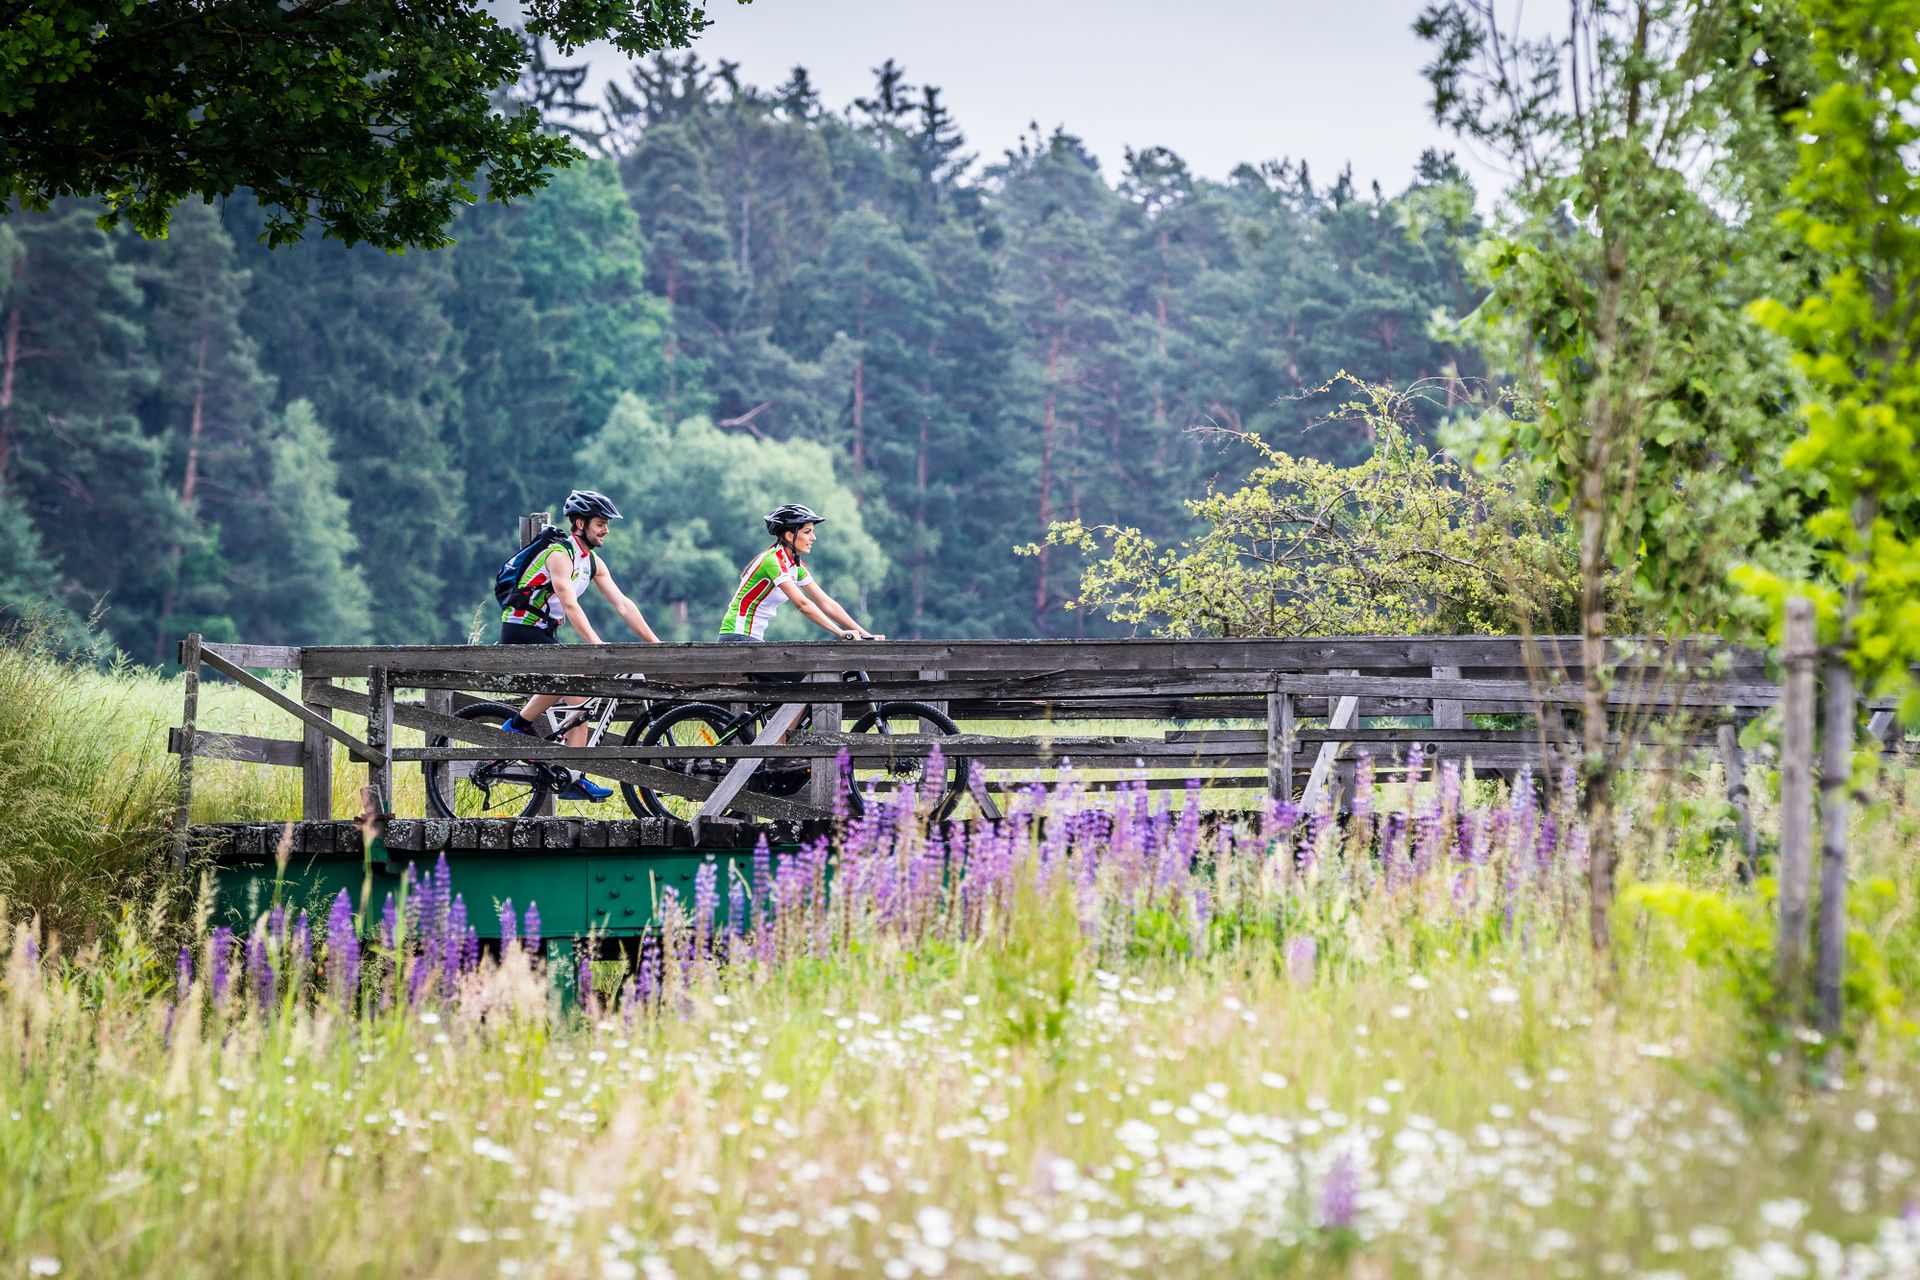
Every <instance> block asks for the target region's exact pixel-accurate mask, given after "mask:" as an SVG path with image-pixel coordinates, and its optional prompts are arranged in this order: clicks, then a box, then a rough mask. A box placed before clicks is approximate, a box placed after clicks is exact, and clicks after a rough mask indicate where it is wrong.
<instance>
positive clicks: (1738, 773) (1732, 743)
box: [1719, 724, 1760, 883]
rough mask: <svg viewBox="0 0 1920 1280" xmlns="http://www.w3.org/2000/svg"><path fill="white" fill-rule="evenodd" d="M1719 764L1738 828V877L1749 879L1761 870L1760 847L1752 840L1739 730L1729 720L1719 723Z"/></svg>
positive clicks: (1743, 879)
mask: <svg viewBox="0 0 1920 1280" xmlns="http://www.w3.org/2000/svg"><path fill="white" fill-rule="evenodd" d="M1719 737H1720V764H1721V767H1722V768H1724V769H1725V770H1726V772H1727V803H1728V804H1729V805H1731V806H1732V807H1733V820H1734V824H1735V826H1736V827H1737V828H1738V829H1739V832H1740V879H1741V880H1742V881H1743V882H1746V883H1751V882H1752V881H1753V878H1754V877H1755V876H1757V875H1759V874H1760V867H1759V850H1758V849H1757V848H1755V846H1754V842H1753V809H1752V806H1751V805H1750V804H1748V795H1747V758H1746V755H1745V753H1743V752H1742V751H1741V750H1740V730H1739V729H1737V728H1736V727H1734V726H1733V725H1731V724H1723V725H1721V726H1720V735H1719Z"/></svg>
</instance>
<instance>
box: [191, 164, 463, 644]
mask: <svg viewBox="0 0 1920 1280" xmlns="http://www.w3.org/2000/svg"><path fill="white" fill-rule="evenodd" d="M247 215H248V211H247V210H246V208H245V207H244V205H242V204H241V203H240V202H238V201H229V202H228V205H227V217H228V220H229V225H230V226H231V225H233V224H234V222H235V221H236V220H239V221H240V222H241V223H242V224H243V225H244V223H245V222H246V220H247ZM236 234H237V233H236ZM244 238H246V239H249V240H250V239H251V238H252V237H251V234H248V235H247V236H245V237H244ZM252 258H253V261H252V263H251V264H250V265H251V266H252V267H253V269H254V270H253V280H252V288H251V290H250V293H249V297H248V307H247V316H248V326H249V328H250V329H251V330H252V331H253V332H254V333H256V334H257V335H259V338H260V343H261V350H262V354H263V357H264V359H265V362H266V364H267V366H268V367H269V368H270V369H271V370H273V371H274V372H275V373H276V374H278V375H279V378H280V389H281V392H282V394H283V395H284V396H286V397H288V398H297V399H303V400H307V401H309V402H310V403H311V404H312V405H313V407H314V412H315V413H316V414H317V415H318V416H319V419H320V421H321V422H323V423H325V424H326V425H327V427H328V429H329V430H330V431H331V432H332V434H333V437H334V455H335V457H337V458H338V459H340V465H341V472H340V489H341V492H342V493H343V494H345V496H346V498H347V501H348V502H349V503H350V504H351V507H352V520H353V525H354V528H355V530H356V531H357V533H358V535H359V538H360V544H361V547H362V555H363V557H364V563H365V565H366V567H367V572H368V573H369V574H370V575H371V577H372V580H373V581H375V582H377V583H378V584H379V590H378V593H377V597H376V601H375V634H376V635H377V636H378V638H379V639H380V640H382V641H383V642H385V643H391V644H399V643H426V642H429V641H439V642H443V643H444V642H447V641H451V640H458V639H462V638H464V637H465V635H466V633H467V623H468V618H467V615H468V613H469V612H470V609H471V602H472V598H473V590H472V579H471V576H470V574H471V567H470V565H469V564H468V562H467V557H466V549H467V543H466V541H465V530H466V529H467V528H468V522H469V520H470V519H472V517H471V516H470V515H469V513H468V511H467V509H466V502H465V497H464V483H463V475H462V467H463V464H464V461H465V459H464V458H463V457H461V456H460V453H459V451H458V450H457V449H455V448H453V447H450V446H452V445H453V443H454V441H455V439H456V437H455V436H454V434H453V432H452V431H451V429H450V428H449V426H448V424H449V423H450V422H452V421H454V420H456V418H457V415H458V413H459V411H460V391H459V377H460V374H461V362H460V357H459V351H458V345H457V340H456V334H455V331H454V328H453V325H452V324H451V323H450V321H449V320H448V317H447V314H446V311H445V305H446V302H447V299H448V297H449V294H450V293H451V289H452V273H451V266H452V262H451V259H450V256H449V255H447V254H444V253H420V252H415V253H408V254H404V255H398V256H396V255H391V254H383V253H380V252H378V251H376V250H370V249H366V248H355V249H348V248H346V247H344V246H341V245H338V244H332V243H326V242H311V241H308V242H303V243H301V244H299V245H295V246H291V247H287V248H283V249H277V250H274V251H272V252H271V254H269V253H268V252H267V251H266V250H264V249H256V250H254V251H253V253H252Z"/></svg>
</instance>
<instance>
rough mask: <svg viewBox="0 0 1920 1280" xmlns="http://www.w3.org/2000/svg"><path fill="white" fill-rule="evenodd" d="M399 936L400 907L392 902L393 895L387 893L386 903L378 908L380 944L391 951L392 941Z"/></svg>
mask: <svg viewBox="0 0 1920 1280" xmlns="http://www.w3.org/2000/svg"><path fill="white" fill-rule="evenodd" d="M399 937H400V907H399V904H398V903H396V902H394V900H393V895H392V894H391V893H389V894H388V895H387V904H386V905H385V906H384V907H382V908H380V945H381V946H382V947H383V948H385V949H386V950H387V951H392V950H393V947H394V943H395V942H396V941H397V940H398V939H399Z"/></svg>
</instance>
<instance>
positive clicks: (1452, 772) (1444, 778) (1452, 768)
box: [1440, 760, 1460, 813]
mask: <svg viewBox="0 0 1920 1280" xmlns="http://www.w3.org/2000/svg"><path fill="white" fill-rule="evenodd" d="M1459 809H1460V762H1459V761H1458V760H1447V761H1443V762H1442V763H1441V765H1440V811H1441V812H1442V813H1457V812H1459Z"/></svg>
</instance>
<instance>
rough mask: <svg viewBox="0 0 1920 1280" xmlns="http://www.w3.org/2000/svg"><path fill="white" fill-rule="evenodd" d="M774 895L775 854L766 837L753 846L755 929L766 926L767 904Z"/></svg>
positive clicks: (755, 842)
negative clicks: (769, 847)
mask: <svg viewBox="0 0 1920 1280" xmlns="http://www.w3.org/2000/svg"><path fill="white" fill-rule="evenodd" d="M772 893H773V853H772V851H771V850H770V849H768V847H767V838H766V836H764V835H763V836H761V837H760V838H759V839H758V840H756V841H754V844H753V912H754V918H753V927H754V928H756V929H758V928H761V927H763V926H764V925H765V923H766V920H765V919H764V917H765V914H766V909H767V903H768V902H769V901H770V898H771V895H772Z"/></svg>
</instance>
